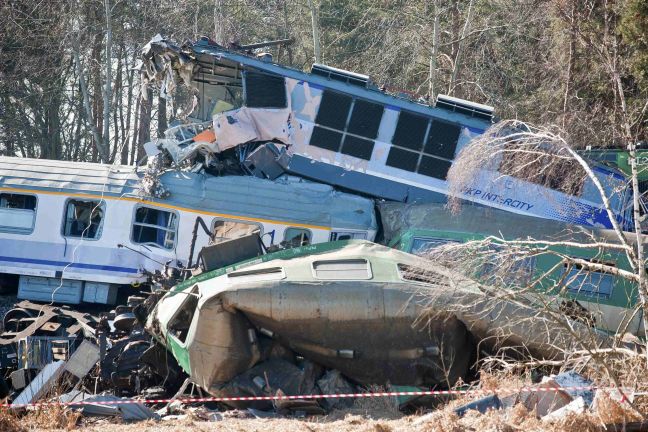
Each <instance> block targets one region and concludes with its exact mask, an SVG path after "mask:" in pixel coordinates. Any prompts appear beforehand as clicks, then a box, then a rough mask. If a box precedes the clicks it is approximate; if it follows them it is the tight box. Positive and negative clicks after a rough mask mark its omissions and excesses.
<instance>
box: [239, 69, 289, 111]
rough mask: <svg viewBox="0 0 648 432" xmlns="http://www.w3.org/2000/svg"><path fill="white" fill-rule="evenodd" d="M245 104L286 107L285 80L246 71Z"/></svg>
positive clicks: (257, 106)
mask: <svg viewBox="0 0 648 432" xmlns="http://www.w3.org/2000/svg"><path fill="white" fill-rule="evenodd" d="M244 83H245V105H246V106H247V107H250V108H286V107H287V106H288V99H287V96H286V82H285V80H284V78H283V77H280V76H277V75H269V74H265V73H260V72H252V71H247V72H245V75H244Z"/></svg>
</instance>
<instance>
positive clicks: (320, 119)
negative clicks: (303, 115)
mask: <svg viewBox="0 0 648 432" xmlns="http://www.w3.org/2000/svg"><path fill="white" fill-rule="evenodd" d="M351 102H352V99H351V96H347V95H343V94H341V93H336V92H332V91H329V90H324V93H323V94H322V101H321V102H320V106H319V110H317V117H316V118H315V123H317V124H320V125H322V126H326V127H330V128H332V129H337V130H344V127H345V126H346V122H347V117H348V116H349V109H351Z"/></svg>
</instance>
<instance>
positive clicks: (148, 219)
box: [132, 206, 178, 249]
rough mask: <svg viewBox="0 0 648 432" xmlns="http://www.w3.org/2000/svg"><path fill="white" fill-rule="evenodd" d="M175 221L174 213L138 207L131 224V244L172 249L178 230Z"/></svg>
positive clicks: (176, 219)
mask: <svg viewBox="0 0 648 432" xmlns="http://www.w3.org/2000/svg"><path fill="white" fill-rule="evenodd" d="M177 221H178V216H177V215H176V214H175V213H172V212H168V211H164V210H158V209H155V208H152V207H146V206H138V207H136V209H135V221H134V222H133V234H132V240H133V243H137V244H147V245H151V246H159V247H163V248H165V249H173V247H174V246H175V239H176V232H177V230H178V224H177Z"/></svg>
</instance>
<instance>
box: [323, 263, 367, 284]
mask: <svg viewBox="0 0 648 432" xmlns="http://www.w3.org/2000/svg"><path fill="white" fill-rule="evenodd" d="M313 276H315V277H316V278H317V279H326V280H331V279H342V280H344V279H346V280H363V279H371V277H372V274H371V265H369V261H367V260H366V259H362V258H358V259H339V260H325V261H315V262H313Z"/></svg>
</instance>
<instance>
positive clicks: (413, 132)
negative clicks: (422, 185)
mask: <svg viewBox="0 0 648 432" xmlns="http://www.w3.org/2000/svg"><path fill="white" fill-rule="evenodd" d="M460 135H461V127H460V126H459V125H456V124H453V123H449V122H446V121H443V120H438V119H433V118H430V117H424V116H422V115H419V114H414V113H411V112H407V111H401V112H400V114H399V115H398V122H397V123H396V130H395V132H394V136H393V137H392V144H393V145H392V148H391V149H390V150H389V155H388V156H387V162H386V165H387V166H391V167H394V168H398V169H402V170H404V171H410V172H416V173H418V174H421V175H424V176H427V177H434V178H438V179H441V180H445V179H446V176H447V174H448V170H449V169H450V166H451V165H452V162H451V160H452V159H454V154H455V151H456V149H457V143H458V142H459V136H460Z"/></svg>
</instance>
